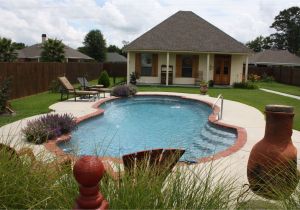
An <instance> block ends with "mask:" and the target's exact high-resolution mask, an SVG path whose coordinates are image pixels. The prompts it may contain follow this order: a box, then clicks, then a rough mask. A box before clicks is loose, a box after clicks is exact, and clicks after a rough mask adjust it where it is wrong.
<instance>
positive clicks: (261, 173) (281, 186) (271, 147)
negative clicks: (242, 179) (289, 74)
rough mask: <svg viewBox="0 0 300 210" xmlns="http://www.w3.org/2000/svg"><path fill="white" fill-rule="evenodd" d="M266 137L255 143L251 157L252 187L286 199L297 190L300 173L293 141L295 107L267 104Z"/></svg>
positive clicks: (261, 192)
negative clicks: (299, 173)
mask: <svg viewBox="0 0 300 210" xmlns="http://www.w3.org/2000/svg"><path fill="white" fill-rule="evenodd" d="M265 115H266V127H265V136H264V138H263V139H262V140H260V141H259V142H258V143H256V144H255V145H254V147H253V148H252V150H251V153H250V157H249V160H248V167H247V176H248V181H249V185H250V189H251V190H252V191H253V192H254V193H256V194H257V195H260V196H262V197H265V198H268V199H274V200H280V199H285V198H287V197H289V196H290V195H291V194H292V193H293V191H294V190H295V188H296V186H297V184H298V181H299V175H298V170H297V150H296V148H295V146H294V145H293V143H292V140H291V136H292V128H293V118H294V108H293V107H291V106H281V105H267V106H266V107H265Z"/></svg>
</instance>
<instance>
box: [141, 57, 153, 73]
mask: <svg viewBox="0 0 300 210" xmlns="http://www.w3.org/2000/svg"><path fill="white" fill-rule="evenodd" d="M151 75H152V54H149V53H142V54H141V76H151Z"/></svg>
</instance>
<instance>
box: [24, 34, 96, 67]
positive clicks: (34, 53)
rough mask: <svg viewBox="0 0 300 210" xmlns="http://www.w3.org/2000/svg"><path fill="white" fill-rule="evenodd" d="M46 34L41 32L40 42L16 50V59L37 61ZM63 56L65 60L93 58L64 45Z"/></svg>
mask: <svg viewBox="0 0 300 210" xmlns="http://www.w3.org/2000/svg"><path fill="white" fill-rule="evenodd" d="M46 39H47V37H46V34H42V43H39V44H35V45H32V46H29V47H25V48H23V49H21V50H18V61H22V62H39V61H40V57H41V53H42V50H43V49H42V45H43V42H44V41H46ZM64 50H65V58H66V62H89V61H92V60H94V59H93V58H91V57H89V56H87V55H85V54H83V53H81V52H79V51H77V50H74V49H73V48H71V47H68V46H67V45H65V49H64Z"/></svg>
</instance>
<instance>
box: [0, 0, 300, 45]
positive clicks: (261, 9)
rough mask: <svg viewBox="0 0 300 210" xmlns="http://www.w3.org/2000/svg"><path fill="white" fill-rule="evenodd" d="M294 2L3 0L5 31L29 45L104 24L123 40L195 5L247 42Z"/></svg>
mask: <svg viewBox="0 0 300 210" xmlns="http://www.w3.org/2000/svg"><path fill="white" fill-rule="evenodd" d="M99 2H100V3H99ZM291 6H300V2H299V0H277V1H273V0H243V1H242V0H240V1H238V0H226V1H224V0H210V1H207V0H185V1H182V0H143V1H140V0H102V1H99V0H61V1H60V0H10V1H7V0H0V25H1V27H0V36H4V37H9V38H12V39H13V40H14V41H17V42H25V43H26V44H28V45H30V44H34V43H37V42H40V40H41V34H42V33H46V34H47V35H48V37H53V38H54V37H56V38H58V39H62V40H63V41H64V43H66V44H68V45H70V46H72V47H79V46H81V45H82V41H83V39H84V36H85V34H86V33H87V32H88V31H89V30H91V29H100V30H101V31H102V33H103V34H104V37H105V38H106V40H107V42H108V44H116V45H119V46H122V40H127V41H132V40H133V39H135V38H137V37H138V36H139V35H141V34H142V33H144V32H145V31H147V30H149V29H150V28H152V27H153V26H155V25H157V24H158V23H160V22H161V21H163V20H164V19H166V18H167V17H168V16H170V15H172V14H173V13H175V12H176V11H178V10H191V11H193V12H195V13H196V14H198V15H199V16H201V17H202V18H204V19H206V20H207V21H209V22H211V23H212V24H214V25H216V26H217V27H219V28H220V29H222V30H223V31H225V32H226V33H228V34H229V35H231V36H233V37H234V38H235V39H237V40H239V41H241V42H246V41H248V40H251V39H254V38H255V37H256V36H258V35H261V34H262V35H268V34H270V33H272V32H273V30H272V29H270V28H269V26H270V25H271V24H272V22H273V20H274V17H275V16H276V15H277V14H278V13H279V11H281V10H283V9H286V8H289V7H291Z"/></svg>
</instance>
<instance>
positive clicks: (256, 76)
mask: <svg viewBox="0 0 300 210" xmlns="http://www.w3.org/2000/svg"><path fill="white" fill-rule="evenodd" d="M248 79H249V80H250V81H251V82H257V81H258V80H260V76H258V75H256V74H249V76H248Z"/></svg>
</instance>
